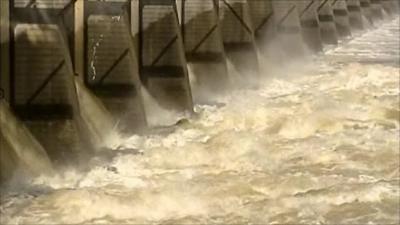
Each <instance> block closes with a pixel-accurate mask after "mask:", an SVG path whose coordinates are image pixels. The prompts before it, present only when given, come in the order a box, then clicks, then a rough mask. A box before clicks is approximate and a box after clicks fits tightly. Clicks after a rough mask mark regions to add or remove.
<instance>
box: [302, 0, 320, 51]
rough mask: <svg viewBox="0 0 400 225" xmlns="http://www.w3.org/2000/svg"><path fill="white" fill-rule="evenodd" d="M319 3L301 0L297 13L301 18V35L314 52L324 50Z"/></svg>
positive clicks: (312, 0) (313, 0)
mask: <svg viewBox="0 0 400 225" xmlns="http://www.w3.org/2000/svg"><path fill="white" fill-rule="evenodd" d="M318 7H319V1H316V0H299V1H297V11H298V13H299V17H300V24H301V33H302V35H303V39H304V42H305V43H306V44H307V46H308V48H309V49H310V50H311V51H313V52H320V51H322V50H323V45H322V40H321V34H320V28H319V21H318V13H317V10H318Z"/></svg>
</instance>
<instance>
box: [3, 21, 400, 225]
mask: <svg viewBox="0 0 400 225" xmlns="http://www.w3.org/2000/svg"><path fill="white" fill-rule="evenodd" d="M399 25H400V24H399V19H395V20H393V21H389V22H386V23H385V24H384V25H381V26H379V28H378V29H374V30H371V31H369V32H367V33H364V34H362V35H357V36H356V37H355V38H354V39H352V40H351V41H347V42H344V43H342V44H341V45H340V47H337V48H334V49H330V50H329V51H327V53H326V54H325V55H324V56H319V57H317V58H316V59H314V61H313V63H312V64H310V66H307V68H303V69H302V70H300V69H298V70H297V71H296V72H295V71H288V72H287V74H282V73H281V74H280V76H276V77H274V78H271V79H268V80H266V81H265V82H264V83H263V84H262V85H261V88H260V89H259V90H251V91H249V90H246V91H244V90H242V91H235V92H233V94H232V95H231V96H230V97H228V98H226V99H225V100H224V101H225V103H226V104H225V105H224V106H218V107H217V106H201V105H199V106H196V112H197V116H196V117H195V118H192V119H190V120H188V121H183V122H181V123H179V125H177V126H176V127H175V128H174V129H173V130H172V131H170V132H165V133H164V134H153V135H146V136H133V137H129V138H119V139H118V138H115V139H113V142H111V143H110V144H114V148H115V149H117V150H115V151H113V152H112V153H107V154H102V155H99V156H97V157H95V158H94V159H92V160H91V161H90V162H88V166H89V168H90V169H89V170H87V171H85V172H82V171H76V170H67V171H64V172H63V173H61V174H60V175H53V176H42V177H39V178H35V179H32V180H31V181H29V184H25V185H22V186H14V187H13V188H11V189H7V190H3V192H2V196H1V205H0V213H1V220H0V223H2V224H3V223H5V224H40V223H41V224H90V223H91V224H102V223H104V224H108V223H114V224H121V223H129V224H148V223H166V224H200V223H201V224H205V223H207V224H209V223H221V224H222V223H224V224H227V223H230V224H232V223H235V224H238V223H258V224H260V223H261V224H267V223H280V224H288V223H291V224H301V223H302V224H309V223H325V224H367V223H375V224H398V223H399V222H400V218H399V210H400V202H399V198H400V183H399V182H400V172H399V167H400V159H399V157H400V155H399V147H400V146H399V131H400V129H399V123H400V121H399V120H400V119H399V117H400V115H399V112H400V106H399V103H400V102H399V93H400V90H399V85H400V84H399V64H400V62H399V55H400V54H399V51H400V50H399V48H400V46H399V37H400V36H399V33H400V31H399ZM357 62H358V63H357ZM359 62H362V63H359ZM124 149H125V150H124Z"/></svg>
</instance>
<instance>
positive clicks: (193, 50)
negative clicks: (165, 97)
mask: <svg viewBox="0 0 400 225" xmlns="http://www.w3.org/2000/svg"><path fill="white" fill-rule="evenodd" d="M178 2H179V1H178ZM179 3H180V4H179V5H181V6H182V9H181V11H182V12H181V18H182V24H181V26H182V34H183V39H184V46H185V54H186V59H187V62H188V66H189V67H190V71H191V72H192V73H193V75H194V76H195V80H196V82H193V86H195V87H193V86H192V88H193V90H196V92H195V93H193V95H194V98H195V100H196V101H198V102H210V101H213V99H211V98H212V96H215V95H217V94H221V93H224V91H226V88H227V86H228V83H229V77H228V72H227V68H226V59H225V53H224V47H223V42H222V35H221V30H220V24H219V18H218V14H217V5H216V4H215V3H216V2H215V1H214V0H183V1H180V2H179ZM178 10H179V9H178Z"/></svg>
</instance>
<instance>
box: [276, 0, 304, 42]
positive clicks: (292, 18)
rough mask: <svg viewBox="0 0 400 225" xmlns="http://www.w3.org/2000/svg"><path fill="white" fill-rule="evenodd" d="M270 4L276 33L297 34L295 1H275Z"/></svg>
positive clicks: (298, 30)
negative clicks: (276, 29)
mask: <svg viewBox="0 0 400 225" xmlns="http://www.w3.org/2000/svg"><path fill="white" fill-rule="evenodd" d="M272 3H273V9H274V12H275V13H274V16H275V21H276V26H277V28H278V32H280V33H292V34H293V33H297V34H299V33H300V20H299V18H300V17H299V13H298V10H297V8H296V7H297V0H275V1H273V2H272Z"/></svg>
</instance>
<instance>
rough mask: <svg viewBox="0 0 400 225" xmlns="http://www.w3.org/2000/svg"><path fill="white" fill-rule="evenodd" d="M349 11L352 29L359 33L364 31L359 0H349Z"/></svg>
mask: <svg viewBox="0 0 400 225" xmlns="http://www.w3.org/2000/svg"><path fill="white" fill-rule="evenodd" d="M347 10H348V11H349V21H350V26H351V29H353V30H355V31H359V30H362V29H364V24H363V20H362V14H361V6H360V1H359V0H347Z"/></svg>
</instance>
